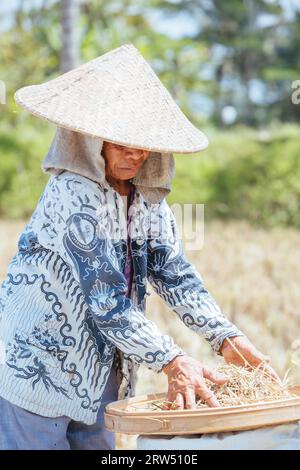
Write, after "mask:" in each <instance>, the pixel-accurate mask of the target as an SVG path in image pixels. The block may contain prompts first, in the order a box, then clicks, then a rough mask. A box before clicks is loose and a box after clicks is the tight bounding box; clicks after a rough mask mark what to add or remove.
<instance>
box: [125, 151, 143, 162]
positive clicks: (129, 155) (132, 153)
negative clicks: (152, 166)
mask: <svg viewBox="0 0 300 470" xmlns="http://www.w3.org/2000/svg"><path fill="white" fill-rule="evenodd" d="M125 157H126V158H130V159H132V160H140V159H141V158H142V153H141V150H129V151H128V152H126V154H125Z"/></svg>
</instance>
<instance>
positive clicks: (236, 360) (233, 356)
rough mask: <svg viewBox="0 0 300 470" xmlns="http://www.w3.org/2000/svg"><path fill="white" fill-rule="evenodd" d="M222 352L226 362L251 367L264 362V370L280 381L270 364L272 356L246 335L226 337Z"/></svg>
mask: <svg viewBox="0 0 300 470" xmlns="http://www.w3.org/2000/svg"><path fill="white" fill-rule="evenodd" d="M220 353H221V354H222V356H223V357H224V360H225V362H227V363H231V364H235V365H237V366H241V367H242V366H244V367H247V368H249V369H253V368H256V367H257V366H259V365H260V364H262V363H264V371H265V372H266V373H267V374H268V375H270V376H271V377H272V378H273V379H274V380H275V381H276V382H280V383H281V380H280V377H279V376H278V375H277V373H276V372H275V371H274V369H273V368H272V367H271V366H270V365H269V363H270V357H269V356H266V355H265V354H262V353H261V352H260V351H258V349H256V347H255V346H254V345H253V344H252V343H251V342H250V341H249V340H248V338H246V337H245V336H233V337H232V338H228V339H225V340H224V341H223V344H222V346H221V348H220Z"/></svg>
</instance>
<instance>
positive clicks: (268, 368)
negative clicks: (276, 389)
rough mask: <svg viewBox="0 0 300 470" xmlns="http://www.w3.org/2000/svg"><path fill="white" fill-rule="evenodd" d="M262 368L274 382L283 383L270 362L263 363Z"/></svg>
mask: <svg viewBox="0 0 300 470" xmlns="http://www.w3.org/2000/svg"><path fill="white" fill-rule="evenodd" d="M262 370H263V372H264V373H265V375H267V376H269V377H270V378H271V379H272V380H273V381H274V382H277V383H278V384H280V385H282V380H281V378H280V377H279V375H278V374H277V372H275V370H274V369H273V367H271V366H270V365H269V364H263V365H262Z"/></svg>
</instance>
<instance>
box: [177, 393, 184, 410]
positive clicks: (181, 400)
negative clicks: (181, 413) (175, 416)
mask: <svg viewBox="0 0 300 470" xmlns="http://www.w3.org/2000/svg"><path fill="white" fill-rule="evenodd" d="M175 404H176V406H177V409H179V410H183V408H184V398H183V395H182V394H181V393H177V394H176V399H175Z"/></svg>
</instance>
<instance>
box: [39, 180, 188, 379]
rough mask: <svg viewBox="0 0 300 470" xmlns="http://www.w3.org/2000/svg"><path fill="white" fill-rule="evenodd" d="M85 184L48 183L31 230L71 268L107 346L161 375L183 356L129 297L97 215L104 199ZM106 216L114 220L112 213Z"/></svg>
mask: <svg viewBox="0 0 300 470" xmlns="http://www.w3.org/2000/svg"><path fill="white" fill-rule="evenodd" d="M86 181H87V179H86V178H84V177H81V176H80V175H78V176H77V175H76V176H75V177H73V176H72V174H71V176H70V173H68V176H65V174H62V175H59V176H53V177H52V178H50V180H49V181H48V185H47V187H46V188H45V191H44V193H43V197H41V199H40V202H39V206H38V210H37V213H36V214H34V216H33V226H32V227H33V229H34V231H35V233H36V235H37V238H38V241H39V243H40V244H41V245H42V246H44V247H46V248H49V249H51V250H53V251H56V252H58V253H59V255H60V256H61V257H62V258H63V259H64V261H65V262H66V263H67V264H68V265H69V266H70V268H71V270H72V273H73V275H74V278H75V279H76V280H77V282H78V283H79V284H80V287H81V290H82V292H83V294H84V297H85V301H86V303H87V304H88V306H89V310H90V312H91V314H92V317H93V320H94V323H95V325H96V327H98V328H99V329H100V330H101V333H102V334H103V335H104V336H105V337H106V338H107V340H109V341H110V342H112V343H113V344H115V346H117V347H118V348H119V349H120V350H121V351H123V353H124V354H125V356H127V357H128V358H130V359H132V360H133V361H135V362H137V363H142V364H144V365H145V366H146V367H147V368H148V369H152V370H154V371H156V372H160V371H161V370H162V367H163V366H164V365H165V364H167V363H168V362H170V361H171V360H172V359H173V358H174V357H175V356H178V355H183V354H184V352H183V351H182V349H181V348H180V347H179V346H177V345H176V344H175V343H174V341H173V339H172V338H171V337H170V336H168V335H164V334H162V333H161V332H160V330H159V329H158V327H157V326H156V325H155V323H153V322H152V321H150V320H148V319H147V318H146V317H145V316H144V314H143V313H142V312H141V311H139V310H138V309H137V308H136V307H135V306H134V304H133V302H132V300H131V299H130V298H128V297H126V291H127V283H126V278H125V276H124V274H123V273H122V272H121V271H120V269H119V264H118V258H117V255H116V250H115V248H114V244H113V242H112V239H111V237H110V236H108V231H107V229H106V227H105V224H102V223H100V221H99V217H98V215H97V214H98V212H97V209H98V208H99V205H102V209H103V205H104V204H105V200H104V199H103V198H104V196H103V194H104V193H103V191H102V190H100V189H99V186H98V185H97V184H96V183H94V182H92V181H91V180H90V182H89V183H87V182H86ZM101 212H102V213H103V210H101ZM104 212H105V211H104ZM106 212H107V216H108V219H109V218H110V220H111V218H112V217H113V214H112V213H110V210H109V208H107V211H106ZM108 219H107V220H108ZM108 223H109V222H108Z"/></svg>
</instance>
